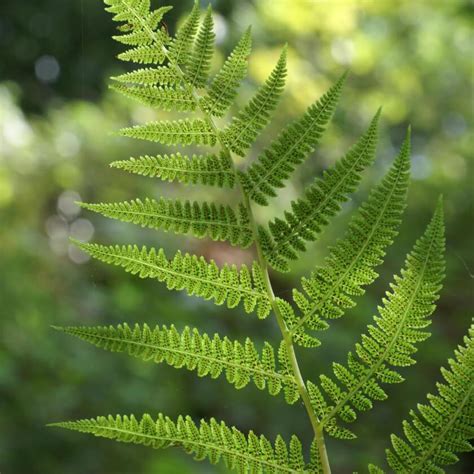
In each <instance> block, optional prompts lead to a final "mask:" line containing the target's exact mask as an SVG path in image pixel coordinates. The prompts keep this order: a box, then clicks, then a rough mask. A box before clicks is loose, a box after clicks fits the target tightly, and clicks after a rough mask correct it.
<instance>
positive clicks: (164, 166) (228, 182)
mask: <svg viewBox="0 0 474 474" xmlns="http://www.w3.org/2000/svg"><path fill="white" fill-rule="evenodd" d="M110 166H112V167H113V168H117V169H122V170H125V171H128V172H130V173H135V174H139V175H142V176H149V177H151V178H154V177H157V178H161V179H162V180H163V181H175V180H176V181H178V182H180V183H183V184H205V185H210V186H219V187H224V186H226V187H229V188H233V187H234V184H235V173H234V170H233V167H232V163H231V162H230V160H229V158H228V155H227V154H226V153H221V154H220V155H198V156H196V155H193V156H192V157H188V156H183V155H181V154H180V153H176V154H171V155H158V156H147V155H146V156H142V157H140V158H130V159H129V160H121V161H114V162H113V163H111V164H110Z"/></svg>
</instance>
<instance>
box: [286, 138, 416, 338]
mask: <svg viewBox="0 0 474 474" xmlns="http://www.w3.org/2000/svg"><path fill="white" fill-rule="evenodd" d="M409 155H410V136H409V134H408V135H407V138H406V140H405V142H404V144H403V146H402V149H401V151H400V154H399V155H398V157H397V159H396V160H395V161H394V163H393V165H392V167H391V169H390V170H389V171H388V173H387V174H386V176H385V177H384V179H383V180H382V182H381V183H380V184H379V185H378V186H377V187H376V188H375V189H374V190H373V191H372V192H371V194H370V196H369V198H368V200H367V202H365V203H364V204H362V206H361V207H360V209H359V211H358V212H357V214H356V215H354V217H353V218H352V220H351V222H350V224H349V229H348V231H347V233H346V235H345V237H344V239H342V240H339V241H338V243H337V245H336V246H335V247H333V248H332V249H331V251H330V254H329V256H328V257H327V258H326V263H325V265H324V266H322V267H319V268H317V269H316V271H315V272H314V273H313V274H312V275H311V277H310V278H303V279H302V286H303V289H304V291H305V293H306V296H305V295H303V294H302V293H301V292H299V291H298V290H296V289H295V290H293V299H294V301H295V303H296V304H297V306H298V307H299V308H300V310H301V312H302V317H301V319H300V320H299V321H294V331H295V335H297V334H298V333H299V332H301V331H300V330H301V329H303V328H306V329H320V326H321V323H322V321H321V318H323V319H333V318H339V317H341V316H342V315H343V314H344V310H345V309H346V308H351V307H353V306H354V305H355V302H354V299H353V298H354V296H359V295H362V294H363V293H364V290H363V289H362V287H363V286H366V285H369V284H370V283H372V282H373V281H374V280H375V278H376V277H377V276H378V275H377V273H376V272H375V271H374V267H376V266H378V265H380V264H381V263H382V261H383V260H382V258H383V256H384V255H385V249H386V248H387V247H388V246H389V245H390V244H392V242H393V238H394V236H395V235H396V234H397V230H398V227H399V225H400V222H401V217H402V214H403V211H404V209H405V206H406V196H407V188H408V178H409V168H410V162H409ZM326 327H327V326H324V327H323V329H326ZM290 330H291V326H290ZM295 342H296V339H295Z"/></svg>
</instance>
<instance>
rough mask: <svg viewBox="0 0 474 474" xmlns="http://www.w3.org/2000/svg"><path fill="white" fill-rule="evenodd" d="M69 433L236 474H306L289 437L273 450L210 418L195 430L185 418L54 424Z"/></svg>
mask: <svg viewBox="0 0 474 474" xmlns="http://www.w3.org/2000/svg"><path fill="white" fill-rule="evenodd" d="M50 426H58V427H60V428H66V429H69V430H75V431H80V432H82V433H91V434H93V435H95V436H101V437H103V438H110V439H114V440H116V441H121V442H123V443H134V444H143V445H145V446H150V447H152V448H155V449H160V448H167V447H170V446H180V447H182V448H183V449H184V450H185V451H186V452H187V453H189V454H193V455H194V458H195V459H196V460H198V461H201V460H203V459H208V460H209V461H210V462H211V463H212V464H216V463H218V462H219V461H220V460H221V459H222V460H223V461H224V463H225V465H226V466H227V467H228V468H229V469H235V470H237V471H238V472H242V473H243V472H272V473H278V474H280V473H282V474H283V473H295V474H296V473H305V472H308V471H306V469H305V462H304V458H303V454H302V448H301V442H300V441H299V439H298V438H297V437H296V436H292V438H291V441H290V443H289V446H288V445H287V444H286V443H285V441H284V440H283V438H282V437H281V436H278V437H277V438H276V440H275V443H274V445H272V443H270V441H269V440H268V439H267V438H265V437H264V436H263V435H261V436H257V435H255V434H254V433H253V432H252V431H250V432H249V434H248V435H247V436H245V435H244V434H243V433H242V432H241V431H239V430H238V429H237V428H235V427H232V428H230V427H228V426H227V425H226V424H225V423H224V422H223V421H221V422H220V423H219V422H217V421H216V420H215V419H214V418H211V419H210V420H209V421H205V420H201V421H200V423H199V425H196V424H195V423H194V421H193V420H192V419H191V417H190V416H186V417H182V416H180V417H179V418H178V420H177V421H176V422H174V421H173V420H171V419H170V418H169V417H167V416H164V415H162V414H161V413H160V414H159V415H158V418H157V419H156V420H154V419H153V418H152V417H151V416H150V415H148V414H145V415H143V417H142V418H141V420H140V421H138V420H137V419H136V418H135V417H134V416H133V415H131V416H120V415H117V416H116V417H113V416H110V415H109V416H108V417H105V416H100V417H98V418H96V419H89V420H79V421H69V422H64V423H55V424H52V425H50Z"/></svg>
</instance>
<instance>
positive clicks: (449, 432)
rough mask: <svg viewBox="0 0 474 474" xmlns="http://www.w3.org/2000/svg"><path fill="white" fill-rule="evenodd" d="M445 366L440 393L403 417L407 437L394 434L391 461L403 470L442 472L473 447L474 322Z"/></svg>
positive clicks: (390, 450) (389, 457) (400, 470)
mask: <svg viewBox="0 0 474 474" xmlns="http://www.w3.org/2000/svg"><path fill="white" fill-rule="evenodd" d="M454 356H455V357H454V359H449V360H448V364H449V369H445V368H442V369H441V373H442V375H443V378H444V380H445V383H437V384H436V386H437V389H438V394H437V395H431V394H429V395H428V397H427V401H428V404H426V405H421V404H419V405H417V410H411V411H410V417H411V420H410V421H407V420H404V421H403V432H404V433H405V436H406V440H404V439H401V438H399V437H398V436H396V435H392V437H391V441H392V449H387V450H386V454H387V461H388V463H389V465H390V467H391V468H392V469H394V470H395V471H397V472H403V473H408V472H410V473H418V472H436V473H442V472H444V470H443V469H442V467H441V466H445V465H451V464H454V463H456V462H457V461H458V460H459V459H458V457H457V456H456V454H455V453H463V452H469V451H472V449H473V446H472V444H471V443H470V442H469V441H470V440H472V439H474V325H471V327H470V328H469V332H468V334H467V335H466V336H465V337H464V345H463V346H459V347H458V349H457V350H456V351H455V352H454Z"/></svg>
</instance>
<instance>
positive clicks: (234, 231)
mask: <svg viewBox="0 0 474 474" xmlns="http://www.w3.org/2000/svg"><path fill="white" fill-rule="evenodd" d="M81 207H84V208H85V209H89V210H91V211H95V212H99V213H100V214H102V215H104V216H106V217H111V218H113V219H119V220H122V221H124V222H132V223H133V224H138V225H141V226H142V227H150V228H152V229H164V230H166V231H169V230H171V231H173V232H176V233H177V234H186V233H191V234H193V235H194V236H195V237H198V238H203V237H210V238H211V239H212V240H228V241H229V242H230V243H231V244H232V245H240V246H241V247H243V248H247V247H248V246H249V245H251V244H252V241H253V234H252V229H251V227H250V220H249V216H248V213H247V209H246V208H245V206H244V205H243V204H239V207H238V211H234V209H233V208H232V207H230V206H223V205H219V204H214V203H210V204H208V203H207V202H203V203H198V202H196V201H194V202H193V203H191V202H190V201H184V202H182V201H180V200H178V199H176V200H172V199H164V198H160V200H159V201H156V200H155V199H148V198H146V199H145V201H144V202H143V201H141V200H140V199H135V200H134V201H129V202H127V201H125V202H117V203H110V204H86V203H81Z"/></svg>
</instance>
